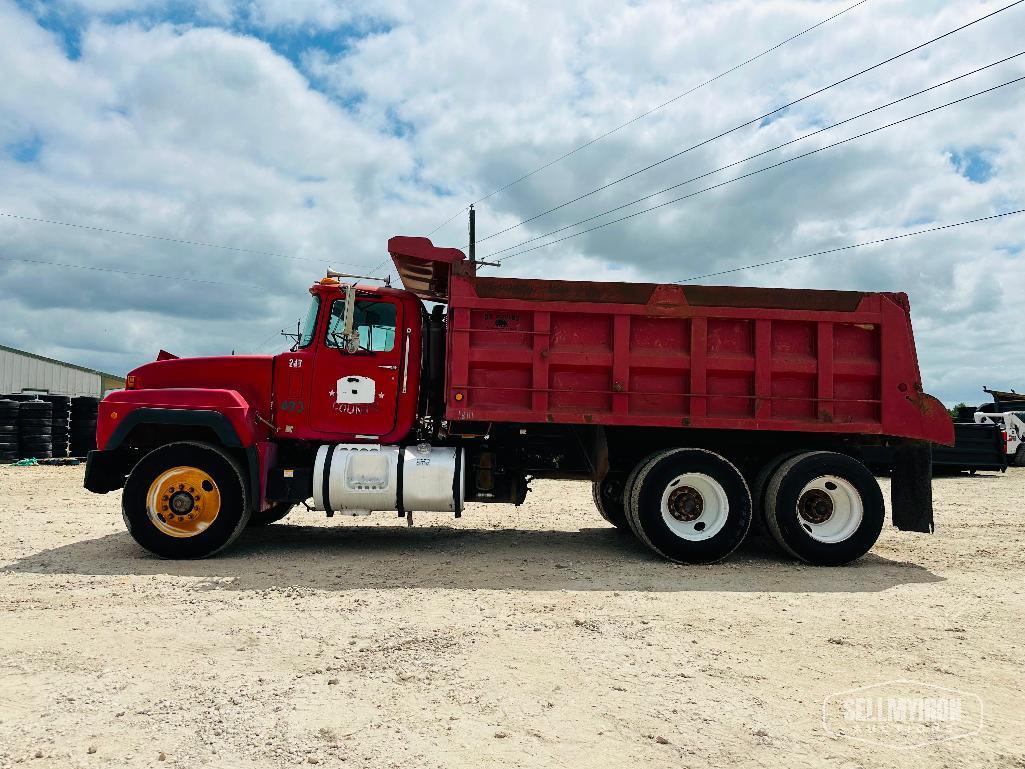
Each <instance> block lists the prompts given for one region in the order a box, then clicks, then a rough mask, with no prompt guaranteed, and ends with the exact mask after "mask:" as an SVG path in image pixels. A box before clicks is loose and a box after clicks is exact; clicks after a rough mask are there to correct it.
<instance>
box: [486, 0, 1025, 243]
mask: <svg viewBox="0 0 1025 769" xmlns="http://www.w3.org/2000/svg"><path fill="white" fill-rule="evenodd" d="M1022 2H1025V0H1015V2H1013V3H1010V4H1009V5H1005V6H1004V7H1003V8H998V9H997V10H995V11H992V12H990V13H987V14H986V15H985V16H980V17H979V18H977V19H975V20H974V21H970V22H968V23H967V24H962V25H961V26H960V27H957V28H955V29H952V30H950V31H948V32H944V33H943V34H942V35H939V36H937V37H934V38H932V39H931V40H926V41H925V42H924V43H919V44H918V45H916V46H914V47H913V48H908V49H907V50H906V51H902V52H901V53H898V54H896V55H895V56H891V57H890V58H888V59H884V60H883V61H881V62H879V63H878V64H873V65H872V66H870V67H866V68H865V69H863V70H860V71H858V72H855V73H854V74H852V75H848V76H847V77H845V78H842V79H840V80H837V81H836V82H834V83H830V84H829V85H827V86H823V87H822V88H819V89H817V90H815V91H812V92H811V93H807V94H805V95H804V96H802V97H800V98H799V99H794V100H793V101H791V102H788V103H786V104H784V105H783V106H781V107H777V108H776V109H774V110H772V111H771V112H766V113H765V114H764V115H759V116H758V117H755V118H752V119H751V120H748V121H746V122H744V123H741V124H740V125H737V126H734V127H733V128H730V129H729V130H727V131H723V132H722V133H719V134H716V135H715V136H712V137H709V138H708V139H704V140H703V141H700V142H698V143H697V144H693V145H691V146H690V147H687V148H686V149H682V150H680V151H679V152H674V153H673V154H672V155H669V156H667V157H664V158H662V159H661V160H657V161H655V162H654V163H651V164H649V165H646V166H644V167H643V168H639V169H637V170H636V171H633V172H631V173H629V174H627V175H626V176H621V177H620V178H618V179H615V180H613V181H611V182H608V183H606V184H603V185H601V186H600V187H595V188H594V189H593V190H591V191H590V192H585V193H584V194H583V195H578V196H577V197H575V198H572V199H571V200H567V201H566V202H564V203H560V204H559V205H557V206H553V207H552V208H549V209H547V210H545V211H541V212H540V213H537V214H534V215H533V216H531V217H529V218H527V219H524V220H523V221H521V222H517V223H516V224H513V225H511V226H509V227H506V228H505V229H502V230H498V231H497V232H493V233H491V234H490V235H487V236H485V237H483V238H479V239H478V240H477V242H478V243H483V242H484V241H485V240H490V239H491V238H494V237H498V236H499V235H503V234H504V233H506V232H509V231H510V230H515V229H516V228H517V227H522V226H523V225H524V224H527V223H528V222H532V221H534V220H535V219H539V218H541V217H542V216H547V215H548V214H550V213H553V212H555V211H558V210H559V209H562V208H565V207H566V206H569V205H572V204H573V203H576V202H578V201H581V200H583V199H584V198H587V197H590V196H591V195H595V194H597V193H599V192H602V191H603V190H607V189H608V188H609V187H613V186H615V185H617V184H620V183H621V182H625V181H626V180H627V179H632V178H633V177H635V176H637V175H639V174H643V173H644V172H646V171H650V170H651V169H652V168H656V167H658V166H660V165H662V164H663V163H667V162H669V161H670V160H674V159H676V158H678V157H680V156H681V155H685V154H686V153H688V152H691V151H693V150H696V149H698V148H699V147H704V146H705V145H707V144H710V143H712V142H714V141H716V140H718V139H721V138H722V137H724V136H728V135H729V134H731V133H734V132H735V131H739V130H740V129H742V128H746V127H747V126H750V125H752V124H754V123H757V122H760V121H762V120H764V119H765V118H768V117H771V116H772V115H775V114H776V113H778V112H782V111H783V110H785V109H788V108H790V107H792V106H794V105H795V104H799V103H801V102H803V101H806V100H807V99H810V98H812V97H813V96H817V95H819V94H821V93H824V92H825V91H828V90H830V89H831V88H836V87H837V86H838V85H843V84H844V83H846V82H848V81H850V80H853V79H855V78H857V77H860V76H862V75H864V74H866V73H867V72H871V71H872V70H875V69H879V67H882V66H884V65H886V64H889V63H891V62H893V61H896V60H897V59H900V58H902V57H904V56H907V55H908V54H911V53H914V52H915V51H918V50H921V49H922V48H925V47H926V46H928V45H932V44H933V43H935V42H937V41H939V40H942V39H944V38H946V37H950V36H951V35H953V34H956V33H958V32H961V31H962V30H965V29H967V28H968V27H971V26H972V25H974V24H978V23H979V22H980V21H985V20H986V19H988V18H990V17H992V16H996V15H997V14H998V13H1002V12H1004V11H1006V10H1008V9H1009V8H1013V7H1014V6H1016V5H1020V4H1021V3H1022Z"/></svg>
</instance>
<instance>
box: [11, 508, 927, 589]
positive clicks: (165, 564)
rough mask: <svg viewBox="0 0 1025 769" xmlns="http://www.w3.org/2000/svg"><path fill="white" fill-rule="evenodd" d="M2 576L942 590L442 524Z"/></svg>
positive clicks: (115, 549)
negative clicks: (694, 562)
mask: <svg viewBox="0 0 1025 769" xmlns="http://www.w3.org/2000/svg"><path fill="white" fill-rule="evenodd" d="M0 573H7V574H11V573H17V574H62V575H69V574H77V575H88V576H97V575H100V576H102V575H107V576H135V575H170V576H177V577H187V578H198V579H199V583H198V585H196V586H195V587H194V589H200V590H204V589H205V590H266V589H270V588H282V587H293V586H294V587H300V588H312V589H316V590H329V591H344V590H363V589H368V588H369V589H403V588H410V587H418V588H439V589H453V590H530V591H535V590H536V591H549V590H616V591H640V592H688V591H711V592H755V593H757V592H766V593H779V592H784V593H785V592H797V593H861V592H880V591H883V590H888V589H890V588H893V587H897V586H899V585H908V584H922V583H933V582H941V581H943V578H942V577H938V576H936V575H935V574H933V573H932V572H930V571H929V570H928V569H926V568H924V567H922V566H918V565H916V564H911V563H905V562H901V561H894V560H890V559H887V558H884V557H882V556H879V555H875V554H872V553H870V554H869V555H867V556H865V557H864V558H862V559H861V560H860V561H858V562H856V563H854V564H852V565H850V566H846V567H841V568H817V567H812V566H806V565H803V564H799V563H796V562H794V561H789V560H784V558H783V557H782V556H780V555H779V554H778V553H777V552H776V551H775V550H774V548H773V546H772V545H771V544H770V543H768V542H765V541H764V540H760V539H758V538H753V539H749V540H748V541H747V542H745V543H744V544H743V545H741V547H740V548H739V549H738V550H737V551H736V552H735V553H733V555H732V556H730V558H729V559H728V560H726V561H725V562H723V563H718V564H713V565H709V566H680V565H675V564H670V563H667V562H666V561H663V560H662V559H660V558H658V557H656V556H655V555H654V554H652V553H651V552H650V551H648V550H647V549H646V548H644V547H643V546H642V545H640V544H639V543H638V542H637V541H636V540H634V539H633V538H632V537H630V536H627V535H624V534H622V533H620V532H618V531H616V530H614V529H611V528H593V529H581V530H579V531H538V530H524V529H462V528H449V527H443V526H424V527H416V528H406V527H393V526H373V527H367V526H354V527H348V526H344V525H342V526H333V527H323V526H294V525H287V524H277V525H274V526H269V527H267V528H263V529H251V530H249V531H246V532H245V533H244V534H243V535H242V537H240V538H239V540H238V541H237V542H236V543H235V544H234V545H233V546H232V548H231V549H230V550H228V551H227V552H225V553H224V554H223V555H220V556H216V557H214V558H211V559H207V560H202V561H165V560H161V559H159V558H155V557H153V556H151V555H149V554H148V553H146V552H145V551H143V550H142V549H141V548H139V547H138V545H136V544H135V542H134V541H133V540H132V539H131V538H130V537H129V536H128V534H126V533H119V534H109V535H106V536H103V537H98V538H96V539H87V540H82V541H79V542H74V543H71V544H68V545H63V546H61V547H57V548H53V549H51V550H44V551H41V552H39V553H36V554H34V555H30V556H27V557H25V558H22V559H20V560H17V561H15V562H13V563H11V564H9V565H8V566H6V567H5V568H3V569H0Z"/></svg>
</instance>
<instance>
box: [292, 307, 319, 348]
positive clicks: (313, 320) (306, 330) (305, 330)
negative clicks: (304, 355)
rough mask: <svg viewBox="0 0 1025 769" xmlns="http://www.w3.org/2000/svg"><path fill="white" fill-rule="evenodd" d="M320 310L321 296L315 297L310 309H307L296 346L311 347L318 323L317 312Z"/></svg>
mask: <svg viewBox="0 0 1025 769" xmlns="http://www.w3.org/2000/svg"><path fill="white" fill-rule="evenodd" d="M319 310H320V297H319V296H315V297H313V301H311V302H310V309H309V310H307V311H306V320H304V321H303V324H302V330H301V331H300V332H299V341H298V343H297V344H296V347H309V346H310V342H311V341H313V330H314V328H315V327H316V325H317V312H318V311H319Z"/></svg>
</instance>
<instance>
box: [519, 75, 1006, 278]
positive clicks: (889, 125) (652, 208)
mask: <svg viewBox="0 0 1025 769" xmlns="http://www.w3.org/2000/svg"><path fill="white" fill-rule="evenodd" d="M1022 80H1025V75H1023V76H1022V77H1017V78H1014V79H1013V80H1008V81H1007V82H1005V83H1000V84H999V85H995V86H993V87H992V88H986V89H985V90H982V91H977V92H975V93H973V94H969V95H968V96H962V97H961V98H960V99H955V100H954V101H950V102H947V103H946V104H941V105H939V106H938V107H933V108H932V109H927V110H924V111H922V112H918V113H916V114H914V115H909V116H908V117H906V118H902V119H900V120H895V121H893V122H892V123H887V124H886V125H883V126H879V127H878V128H873V129H871V130H870V131H864V132H862V133H860V134H857V135H855V136H851V137H849V138H847V139H841V140H840V141H837V142H833V143H832V144H827V145H825V146H823V147H819V148H817V149H814V150H810V151H809V152H804V153H802V154H800V155H795V156H794V157H792V158H787V159H786V160H781V161H780V162H778V163H773V164H772V165H770V166H765V167H764V168H759V169H757V170H755V171H749V172H748V173H746V174H741V175H740V176H737V177H734V178H733V179H727V180H726V181H724V182H719V183H718V184H713V185H711V186H709V187H704V188H702V189H700V190H697V191H696V192H691V193H690V194H688V195H683V196H681V197H678V198H674V199H672V200H668V201H666V202H665V203H659V204H658V205H655V206H650V207H648V208H644V209H641V210H640V211H635V212H634V213H632V214H627V215H626V216H621V217H619V218H618V219H613V220H611V221H608V222H603V223H602V224H599V225H596V226H594V227H589V228H588V229H586V230H581V231H580V232H574V233H573V234H572V235H565V236H563V237H561V238H556V239H555V240H552V241H549V242H548V243H542V244H540V245H538V246H532V247H531V248H525V249H523V250H522V251H516V252H514V253H511V254H509V255H508V256H506V257H504V258H503V259H502V260H501V262H502V263H504V262H505V260H506V259H512V258H513V257H514V256H519V255H520V254H526V253H528V252H530V251H537V250H538V249H539V248H547V247H548V246H554V245H555V244H556V243H561V242H562V241H564V240H569V239H570V238H575V237H577V236H579V235H586V234H587V233H589V232H594V231H595V230H600V229H602V228H603V227H608V226H610V225H613V224H618V223H619V222H625V221H626V220H627V219H633V218H634V217H635V216H640V215H641V214H647V213H650V212H651V211H656V210H658V209H660V208H665V207H666V206H671V205H673V204H674V203H679V202H680V201H683V200H687V199H688V198H693V197H695V196H697V195H700V194H702V193H704V192H708V191H710V190H714V189H718V188H719V187H725V186H726V185H727V184H733V183H734V182H739V181H740V180H741V179H746V178H748V177H749V176H755V175H756V174H760V173H762V172H764V171H770V170H772V169H773V168H779V167H780V166H783V165H786V164H787V163H793V162H794V161H795V160H800V159H801V158H806V157H808V156H809V155H814V154H816V153H819V152H823V151H825V150H828V149H832V148H833V147H838V146H840V145H841V144H847V143H848V142H852V141H854V140H856V139H860V138H862V137H864V136H869V135H870V134H874V133H878V132H879V131H884V130H886V129H887V128H892V127H893V126H896V125H900V124H901V123H907V122H908V121H910V120H914V119H916V118H920V117H922V116H924V115H928V114H930V113H933V112H938V111H939V110H941V109H945V108H946V107H951V106H953V105H955V104H959V103H961V102H963V101H968V99H974V98H975V97H976V96H982V95H983V94H987V93H990V92H992V91H996V90H997V89H1000V88H1004V87H1005V86H1009V85H1013V84H1014V83H1019V82H1021V81H1022Z"/></svg>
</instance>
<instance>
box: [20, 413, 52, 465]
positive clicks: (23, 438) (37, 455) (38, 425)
mask: <svg viewBox="0 0 1025 769" xmlns="http://www.w3.org/2000/svg"><path fill="white" fill-rule="evenodd" d="M52 432H53V406H52V405H51V404H50V403H48V402H46V401H41V400H31V401H22V403H21V406H20V408H19V409H18V453H19V454H20V455H21V458H22V459H49V458H50V457H52V456H53V439H52V437H51V433H52Z"/></svg>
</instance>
